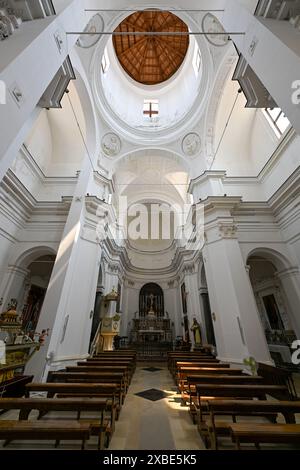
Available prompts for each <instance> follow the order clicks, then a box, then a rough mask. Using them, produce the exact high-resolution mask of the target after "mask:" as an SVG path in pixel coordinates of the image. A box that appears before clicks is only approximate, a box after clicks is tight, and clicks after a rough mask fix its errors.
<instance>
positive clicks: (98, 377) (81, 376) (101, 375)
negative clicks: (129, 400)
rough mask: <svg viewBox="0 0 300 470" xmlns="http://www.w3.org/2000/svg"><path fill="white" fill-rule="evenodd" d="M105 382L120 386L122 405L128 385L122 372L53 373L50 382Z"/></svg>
mask: <svg viewBox="0 0 300 470" xmlns="http://www.w3.org/2000/svg"><path fill="white" fill-rule="evenodd" d="M50 381H51V382H73V383H75V382H79V383H80V382H81V383H85V382H94V383H96V382H99V383H101V382H103V383H116V384H118V385H119V387H120V389H121V391H122V394H123V397H122V403H123V402H124V398H125V395H126V392H127V386H128V383H127V381H126V379H125V377H124V374H123V373H122V372H51V375H50V376H49V382H50Z"/></svg>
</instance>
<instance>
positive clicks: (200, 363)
mask: <svg viewBox="0 0 300 470" xmlns="http://www.w3.org/2000/svg"><path fill="white" fill-rule="evenodd" d="M215 364H216V365H217V364H220V361H219V360H218V359H203V360H202V359H201V360H199V359H197V360H191V361H183V360H178V359H177V358H175V359H174V361H173V362H172V363H171V366H170V372H171V374H172V375H173V376H175V375H176V373H177V371H178V368H179V367H205V365H206V366H207V367H209V366H211V367H213V366H214V365H215ZM228 367H230V366H229V365H228Z"/></svg>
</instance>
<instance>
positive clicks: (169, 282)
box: [168, 281, 175, 289]
mask: <svg viewBox="0 0 300 470" xmlns="http://www.w3.org/2000/svg"><path fill="white" fill-rule="evenodd" d="M174 284H175V281H168V287H169V288H170V289H172V287H174Z"/></svg>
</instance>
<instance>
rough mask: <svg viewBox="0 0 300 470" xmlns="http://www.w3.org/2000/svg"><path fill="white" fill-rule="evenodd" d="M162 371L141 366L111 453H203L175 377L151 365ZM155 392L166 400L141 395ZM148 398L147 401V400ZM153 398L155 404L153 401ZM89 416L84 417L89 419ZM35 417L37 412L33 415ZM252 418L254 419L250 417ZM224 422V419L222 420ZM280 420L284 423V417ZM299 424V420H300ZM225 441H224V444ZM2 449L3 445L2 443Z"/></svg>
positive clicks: (93, 442) (42, 445)
mask: <svg viewBox="0 0 300 470" xmlns="http://www.w3.org/2000/svg"><path fill="white" fill-rule="evenodd" d="M151 366H157V368H158V369H159V370H156V371H150V370H145V369H147V364H145V363H141V364H140V365H139V366H138V367H137V369H136V372H135V374H134V376H133V379H132V382H131V385H130V387H129V390H128V393H127V396H126V399H125V403H124V405H123V407H122V411H121V414H120V418H119V420H118V421H117V422H116V429H115V432H114V435H113V438H112V440H111V443H110V447H109V449H110V450H204V445H203V442H202V440H201V438H200V436H199V434H198V431H197V428H196V426H195V425H193V424H192V421H191V419H190V416H189V413H188V409H187V407H182V406H181V404H180V402H181V400H180V396H179V395H178V394H177V393H176V387H175V384H174V382H173V380H172V377H171V375H170V373H169V371H168V369H167V368H166V366H165V365H164V364H161V363H160V364H157V365H156V364H151ZM295 384H296V388H297V391H298V395H300V375H296V376H295ZM151 389H156V390H159V391H162V392H164V394H163V395H165V398H162V399H157V398H160V397H159V396H157V392H154V391H152V392H151V393H150V394H149V395H148V394H146V398H143V397H142V396H139V395H137V394H138V393H140V392H143V391H146V390H151ZM147 396H148V398H147ZM153 399H154V401H153ZM87 416H88V415H85V417H87ZM17 418H18V413H17V412H16V411H11V412H9V413H5V414H3V415H2V416H0V419H17ZM31 418H33V419H35V418H36V413H35V412H33V413H32V414H31ZM64 418H68V419H70V418H71V419H74V413H69V412H68V413H66V414H63V413H59V414H57V413H56V414H55V413H49V414H48V415H47V417H45V418H44V419H64ZM249 419H251V418H249ZM222 420H224V418H223V417H222ZM278 421H279V422H280V421H281V422H284V421H283V418H281V419H280V416H279V418H278ZM297 421H298V420H297ZM298 422H299V421H298ZM223 441H224V442H223ZM22 448H25V449H53V448H54V445H53V441H52V442H51V441H49V442H45V441H44V442H43V441H40V442H34V441H33V442H26V443H25V442H21V441H13V442H12V443H11V444H10V445H9V446H8V447H7V449H22ZM87 448H88V449H96V448H97V439H96V437H92V438H91V439H90V440H89V442H88V445H87ZM221 448H223V449H229V448H231V449H232V444H231V442H230V440H229V439H225V440H222V443H221V446H220V449H221ZM0 449H1V450H2V442H1V441H0ZM60 449H80V443H79V442H78V441H77V442H66V441H64V442H63V443H61V446H60Z"/></svg>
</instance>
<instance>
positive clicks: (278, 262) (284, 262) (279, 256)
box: [247, 246, 293, 271]
mask: <svg viewBox="0 0 300 470" xmlns="http://www.w3.org/2000/svg"><path fill="white" fill-rule="evenodd" d="M253 256H257V257H261V258H265V259H267V260H268V261H270V262H271V263H272V264H273V265H274V266H275V268H276V269H277V271H284V270H286V269H290V268H292V267H293V263H292V262H291V261H290V260H289V259H288V258H287V256H286V255H285V254H283V253H281V252H280V251H277V250H274V249H273V248H269V247H263V246H262V247H256V248H254V249H252V250H251V251H249V253H248V254H247V262H248V260H249V258H251V257H253Z"/></svg>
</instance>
